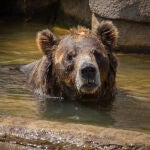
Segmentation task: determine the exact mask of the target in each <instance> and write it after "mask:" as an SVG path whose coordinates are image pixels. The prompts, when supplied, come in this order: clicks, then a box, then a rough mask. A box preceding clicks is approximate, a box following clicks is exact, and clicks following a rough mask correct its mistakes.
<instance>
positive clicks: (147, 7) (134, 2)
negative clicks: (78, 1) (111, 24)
mask: <svg viewBox="0 0 150 150" xmlns="http://www.w3.org/2000/svg"><path fill="white" fill-rule="evenodd" d="M89 4H90V8H91V11H92V12H93V13H95V14H98V15H99V16H101V17H104V18H109V19H123V20H132V21H138V22H150V1H149V0H143V1H141V0H122V1H121V0H107V1H105V0H89Z"/></svg>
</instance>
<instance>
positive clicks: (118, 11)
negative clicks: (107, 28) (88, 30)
mask: <svg viewBox="0 0 150 150" xmlns="http://www.w3.org/2000/svg"><path fill="white" fill-rule="evenodd" d="M89 5H90V9H91V11H92V13H93V15H92V30H94V29H95V28H96V27H97V26H98V25H99V23H100V22H101V21H102V20H112V21H113V23H114V24H115V25H116V26H117V28H118V30H119V37H120V38H119V41H118V45H119V47H118V49H119V50H125V51H126V52H131V51H137V52H150V42H149V39H150V1H149V0H144V1H141V0H130V1H126V0H122V1H120V0H107V1H104V0H89Z"/></svg>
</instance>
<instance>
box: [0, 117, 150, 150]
mask: <svg viewBox="0 0 150 150" xmlns="http://www.w3.org/2000/svg"><path fill="white" fill-rule="evenodd" d="M1 141H2V142H11V143H14V144H15V143H16V144H20V145H24V146H31V147H33V148H41V149H61V150H72V149H74V150H102V149H105V150H112V149H115V150H125V149H126V150H134V149H138V150H148V149H149V148H150V135H149V134H146V133H141V132H136V131H128V130H122V129H113V128H105V127H99V126H92V125H82V124H73V123H65V124H64V123H63V122H53V121H44V120H32V119H23V118H12V117H11V118H10V117H5V118H3V117H0V146H1Z"/></svg>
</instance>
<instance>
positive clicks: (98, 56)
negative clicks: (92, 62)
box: [94, 51, 102, 63]
mask: <svg viewBox="0 0 150 150" xmlns="http://www.w3.org/2000/svg"><path fill="white" fill-rule="evenodd" d="M94 56H95V58H96V61H97V63H101V61H102V55H101V54H100V53H99V52H97V51H94Z"/></svg>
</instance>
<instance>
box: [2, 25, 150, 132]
mask: <svg viewBox="0 0 150 150" xmlns="http://www.w3.org/2000/svg"><path fill="white" fill-rule="evenodd" d="M44 28H51V30H53V31H55V32H56V34H57V36H60V35H63V34H65V33H66V32H67V30H66V29H63V28H61V27H59V26H53V27H52V26H50V25H47V24H41V23H9V24H8V23H5V22H1V23H0V116H10V117H11V116H18V117H25V118H33V119H45V120H57V121H63V122H77V123H84V124H94V125H100V126H108V127H109V126H110V127H115V128H123V129H130V130H140V131H143V132H149V131H150V78H149V74H150V56H148V55H141V54H140V55H136V54H134V55H133V54H132V55H131V54H130V55H123V54H118V55H117V56H118V59H119V62H120V64H119V68H118V73H117V86H118V89H119V92H118V95H117V97H116V100H115V102H114V103H113V104H112V106H109V107H102V106H94V105H93V106H91V104H81V103H78V102H68V101H63V100H61V99H51V100H50V99H45V100H43V99H42V100H41V99H40V98H38V97H36V96H35V95H34V94H33V93H32V92H31V91H30V88H29V85H28V84H26V78H25V76H24V74H22V73H21V72H20V71H19V69H18V68H19V65H21V64H26V63H29V62H32V61H34V60H37V59H39V58H40V57H41V56H42V54H41V52H40V51H39V50H38V49H37V46H36V43H35V37H36V33H37V31H39V30H41V29H44Z"/></svg>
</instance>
